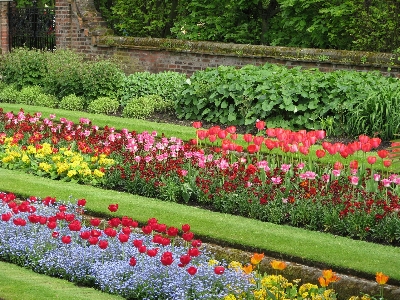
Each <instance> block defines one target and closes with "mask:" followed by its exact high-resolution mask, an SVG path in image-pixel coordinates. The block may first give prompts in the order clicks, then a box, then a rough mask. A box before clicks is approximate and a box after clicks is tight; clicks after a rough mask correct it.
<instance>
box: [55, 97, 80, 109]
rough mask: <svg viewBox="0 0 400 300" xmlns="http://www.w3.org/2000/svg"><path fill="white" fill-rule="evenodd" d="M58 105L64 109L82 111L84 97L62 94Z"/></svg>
mask: <svg viewBox="0 0 400 300" xmlns="http://www.w3.org/2000/svg"><path fill="white" fill-rule="evenodd" d="M59 107H60V108H62V109H66V110H73V111H83V110H84V107H85V99H84V98H83V97H80V96H76V95H75V94H71V95H68V96H64V97H63V98H62V99H61V101H60V104H59Z"/></svg>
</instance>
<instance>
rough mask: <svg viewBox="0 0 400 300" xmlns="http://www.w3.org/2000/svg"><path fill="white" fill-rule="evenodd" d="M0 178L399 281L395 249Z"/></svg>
mask: <svg viewBox="0 0 400 300" xmlns="http://www.w3.org/2000/svg"><path fill="white" fill-rule="evenodd" d="M0 178H1V180H0V190H1V191H9V192H14V193H17V194H19V195H24V196H31V195H35V196H40V197H46V196H53V197H56V198H57V199H59V200H68V198H69V197H72V198H73V199H77V198H85V199H86V200H88V204H87V209H88V210H89V211H91V212H93V213H96V214H103V215H104V214H108V215H109V216H110V213H109V212H108V209H107V207H108V205H109V204H110V203H118V204H119V207H120V208H119V210H118V213H117V215H115V216H120V217H121V216H125V215H126V216H129V217H132V218H133V219H135V220H137V221H139V222H146V221H147V220H148V219H149V218H152V217H154V218H157V219H158V220H159V222H161V223H165V224H167V225H168V226H181V225H182V224H184V223H189V224H190V225H191V227H192V229H193V232H194V233H195V234H196V235H197V236H199V237H204V238H207V237H208V238H211V239H213V240H216V241H220V242H223V243H228V244H231V245H241V246H242V247H245V248H247V249H249V250H250V249H251V250H254V251H261V252H265V253H266V254H268V253H274V254H276V255H277V256H280V255H282V257H283V258H294V259H296V260H297V261H299V260H300V261H301V260H303V261H304V262H306V263H307V262H318V263H322V264H324V265H325V266H326V267H328V268H333V269H335V270H337V271H338V269H352V270H355V271H357V272H360V273H364V274H369V275H370V278H373V276H374V275H375V273H376V272H378V271H379V272H384V273H385V274H387V275H389V276H390V277H391V278H392V279H395V280H400V269H399V268H398V262H399V261H400V248H398V247H392V246H384V245H379V244H374V243H367V242H363V241H356V240H351V239H348V238H344V237H336V236H333V235H330V234H324V233H320V232H312V231H308V230H304V229H300V228H293V227H290V226H280V225H274V224H271V223H266V222H261V221H257V220H252V219H247V218H244V217H238V216H232V215H228V214H222V213H216V212H211V211H207V210H204V209H200V208H196V207H190V206H186V205H180V204H177V203H171V202H163V201H160V200H156V199H150V198H145V197H140V196H136V195H131V194H127V193H121V192H117V191H111V190H103V189H100V188H95V187H92V186H86V185H79V184H74V183H69V182H61V181H54V180H50V179H46V178H41V177H37V176H33V175H29V174H25V173H22V172H20V171H14V170H5V169H0ZM112 216H114V215H112ZM279 254H280V255H279ZM277 258H279V257H277Z"/></svg>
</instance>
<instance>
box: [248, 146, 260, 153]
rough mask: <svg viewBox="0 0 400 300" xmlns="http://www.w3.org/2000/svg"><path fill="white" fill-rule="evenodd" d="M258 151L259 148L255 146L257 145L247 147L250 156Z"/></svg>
mask: <svg viewBox="0 0 400 300" xmlns="http://www.w3.org/2000/svg"><path fill="white" fill-rule="evenodd" d="M258 150H259V146H257V145H254V144H252V145H248V146H247V151H248V152H249V153H250V154H253V153H256V152H258Z"/></svg>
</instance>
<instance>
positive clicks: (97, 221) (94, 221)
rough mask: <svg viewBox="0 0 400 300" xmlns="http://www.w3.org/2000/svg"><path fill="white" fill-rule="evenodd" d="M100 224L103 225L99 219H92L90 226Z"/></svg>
mask: <svg viewBox="0 0 400 300" xmlns="http://www.w3.org/2000/svg"><path fill="white" fill-rule="evenodd" d="M100 223H101V220H100V219H98V218H91V219H90V224H91V225H92V226H99V225H100Z"/></svg>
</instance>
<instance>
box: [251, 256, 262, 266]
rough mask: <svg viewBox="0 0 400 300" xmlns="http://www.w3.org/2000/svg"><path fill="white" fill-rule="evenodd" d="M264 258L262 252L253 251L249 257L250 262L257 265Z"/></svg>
mask: <svg viewBox="0 0 400 300" xmlns="http://www.w3.org/2000/svg"><path fill="white" fill-rule="evenodd" d="M263 258H264V253H254V254H253V256H252V257H251V258H250V262H251V263H252V264H253V265H258V264H259V263H260V262H261V261H262V260H263Z"/></svg>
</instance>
